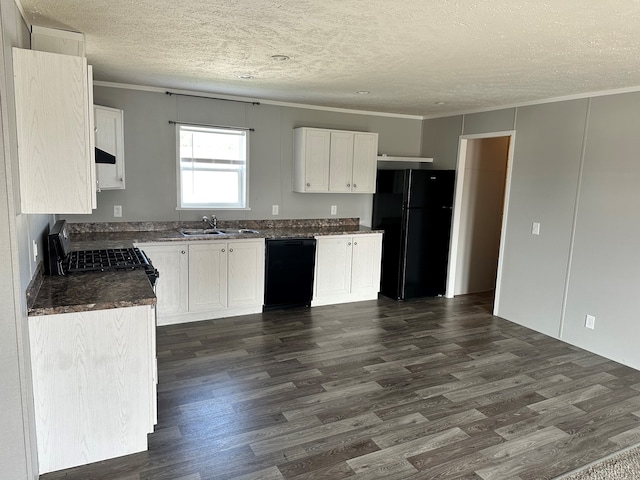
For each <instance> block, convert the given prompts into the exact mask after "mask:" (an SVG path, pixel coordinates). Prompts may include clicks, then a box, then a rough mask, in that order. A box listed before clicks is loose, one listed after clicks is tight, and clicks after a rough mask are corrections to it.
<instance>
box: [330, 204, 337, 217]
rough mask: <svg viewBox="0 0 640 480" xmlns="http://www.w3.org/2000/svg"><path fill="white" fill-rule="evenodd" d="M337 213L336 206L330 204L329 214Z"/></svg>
mask: <svg viewBox="0 0 640 480" xmlns="http://www.w3.org/2000/svg"><path fill="white" fill-rule="evenodd" d="M337 214H338V206H337V205H331V215H337Z"/></svg>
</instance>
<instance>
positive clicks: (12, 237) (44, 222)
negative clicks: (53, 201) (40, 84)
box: [0, 0, 52, 480]
mask: <svg viewBox="0 0 640 480" xmlns="http://www.w3.org/2000/svg"><path fill="white" fill-rule="evenodd" d="M0 17H1V28H2V35H1V37H0V38H1V41H2V59H1V60H0V67H1V68H2V75H0V99H2V103H1V104H0V109H1V123H2V125H1V129H2V130H1V132H2V138H1V140H0V143H1V148H2V150H1V152H0V258H2V262H0V305H1V306H2V313H1V314H0V385H2V388H1V389H0V432H2V433H1V434H0V472H2V473H0V476H2V478H11V479H15V480H21V479H27V478H30V479H34V478H37V465H36V462H37V459H36V457H37V455H36V451H35V449H36V447H35V445H36V444H35V429H34V421H33V395H32V391H31V375H30V363H29V349H28V324H27V314H26V312H27V308H26V299H25V290H26V288H27V285H28V283H29V281H30V280H31V278H32V276H33V274H34V272H35V270H36V266H37V264H38V263H39V262H41V261H42V260H41V258H42V256H41V255H40V256H39V258H36V260H33V258H32V256H31V244H32V241H33V240H35V241H36V242H37V243H38V249H39V251H40V252H43V251H44V250H43V247H44V243H43V236H44V234H45V233H46V232H47V230H48V227H49V222H50V220H51V219H52V218H51V216H50V215H21V214H20V212H19V204H20V203H19V191H18V185H19V183H18V174H19V172H18V162H17V141H16V128H15V125H16V122H15V107H14V103H13V98H14V87H13V68H12V51H11V47H12V46H18V47H23V48H29V32H28V29H27V27H26V25H25V23H24V21H23V19H22V18H21V16H20V13H19V11H18V9H17V7H16V5H15V3H14V2H13V0H1V1H0Z"/></svg>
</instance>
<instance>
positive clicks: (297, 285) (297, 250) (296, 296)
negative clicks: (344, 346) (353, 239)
mask: <svg viewBox="0 0 640 480" xmlns="http://www.w3.org/2000/svg"><path fill="white" fill-rule="evenodd" d="M315 263H316V240H315V239H314V238H288V239H282V240H267V255H266V268H265V285H264V310H265V311H266V310H275V309H279V308H289V307H301V306H309V305H311V296H312V294H313V271H314V267H315Z"/></svg>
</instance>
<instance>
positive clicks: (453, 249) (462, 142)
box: [445, 130, 516, 315]
mask: <svg viewBox="0 0 640 480" xmlns="http://www.w3.org/2000/svg"><path fill="white" fill-rule="evenodd" d="M495 137H509V151H508V154H507V178H506V185H505V192H504V206H503V210H502V227H501V233H500V248H499V253H498V272H497V278H496V289H495V296H494V303H493V314H494V315H498V306H499V305H500V303H499V300H500V287H501V284H502V264H503V260H504V243H505V232H506V226H507V220H508V217H509V195H510V192H511V173H512V165H513V151H514V144H515V139H516V131H515V130H504V131H498V132H487V133H476V134H469V135H460V137H459V141H458V163H457V165H456V182H455V193H454V201H453V218H452V221H451V240H450V243H449V263H448V267H447V288H446V293H445V296H446V297H447V298H453V296H454V291H455V284H456V278H455V275H456V267H457V264H458V245H459V242H460V223H461V219H462V217H463V215H462V214H463V213H464V212H463V208H462V197H463V193H464V189H465V186H466V184H465V183H466V182H465V166H466V162H467V146H468V143H469V140H479V139H483V138H495Z"/></svg>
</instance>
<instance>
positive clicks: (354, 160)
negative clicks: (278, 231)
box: [293, 127, 378, 193]
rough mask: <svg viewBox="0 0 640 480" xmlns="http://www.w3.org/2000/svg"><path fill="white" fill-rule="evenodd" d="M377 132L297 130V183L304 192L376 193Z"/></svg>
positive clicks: (295, 176)
mask: <svg viewBox="0 0 640 480" xmlns="http://www.w3.org/2000/svg"><path fill="white" fill-rule="evenodd" d="M377 151H378V134H377V133H368V132H349V131H343V130H325V129H320V128H309V127H300V128H296V129H294V172H295V173H294V186H293V190H294V191H295V192H302V193H374V192H375V184H376V172H377V170H376V168H377V161H376V156H377Z"/></svg>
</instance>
